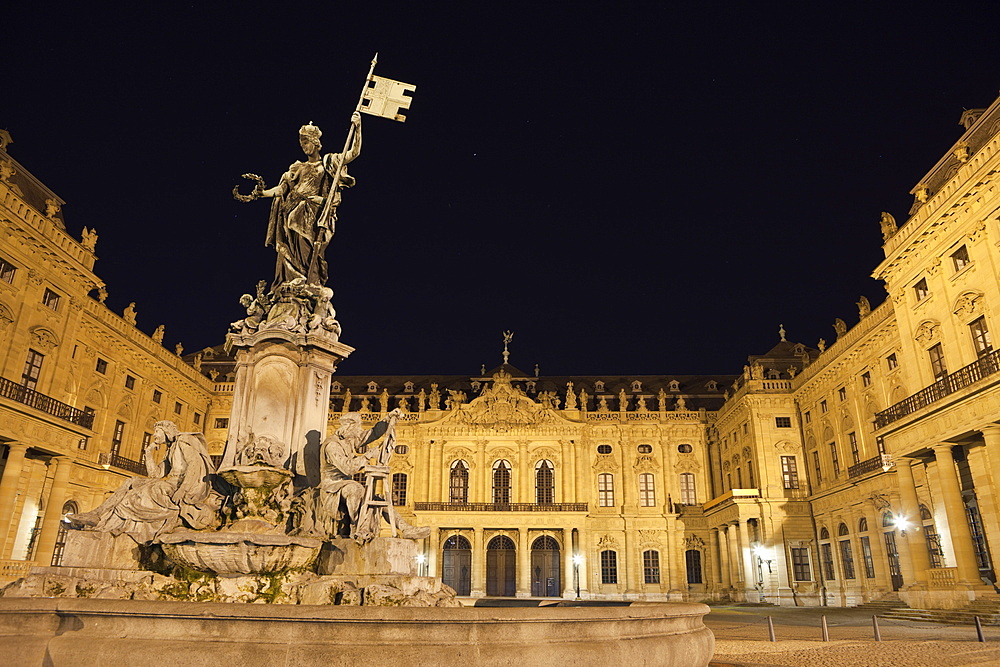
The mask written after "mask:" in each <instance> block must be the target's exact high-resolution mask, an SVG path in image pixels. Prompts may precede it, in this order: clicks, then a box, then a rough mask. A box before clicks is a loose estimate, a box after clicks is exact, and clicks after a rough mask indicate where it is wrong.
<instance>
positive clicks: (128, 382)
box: [125, 375, 135, 389]
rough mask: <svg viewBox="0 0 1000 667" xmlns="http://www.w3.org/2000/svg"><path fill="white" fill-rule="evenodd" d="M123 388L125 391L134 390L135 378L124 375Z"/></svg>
mask: <svg viewBox="0 0 1000 667" xmlns="http://www.w3.org/2000/svg"><path fill="white" fill-rule="evenodd" d="M125 388H126V389H135V378H134V377H132V376H131V375H126V376H125Z"/></svg>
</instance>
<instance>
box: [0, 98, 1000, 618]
mask: <svg viewBox="0 0 1000 667" xmlns="http://www.w3.org/2000/svg"><path fill="white" fill-rule="evenodd" d="M962 125H963V127H964V128H965V129H964V133H963V134H962V135H961V136H960V137H959V138H958V140H957V142H956V143H955V145H954V146H953V147H951V149H950V151H949V152H948V153H946V154H945V155H944V156H943V157H942V158H941V160H940V161H939V162H938V163H937V164H936V165H934V167H933V168H932V169H931V170H930V171H929V172H928V173H927V174H926V175H925V176H924V177H923V179H921V181H920V182H919V183H918V184H917V185H916V186H915V187H914V189H913V195H914V204H913V208H912V209H911V211H910V214H909V217H908V219H907V220H906V221H905V222H904V223H903V224H902V225H898V226H897V224H896V222H895V221H894V220H893V218H892V217H891V216H889V215H888V214H883V218H882V231H883V237H884V251H885V261H883V262H882V263H881V264H880V265H879V266H878V267H877V268H876V269H875V273H874V276H875V277H876V278H877V279H879V280H881V281H883V282H884V283H885V286H886V289H887V292H888V294H889V298H888V299H886V300H885V302H884V303H882V304H881V305H879V306H877V307H875V308H872V307H871V306H870V305H869V304H868V302H867V300H865V299H864V298H862V299H861V301H860V302H859V304H858V312H859V317H858V321H857V323H855V324H854V325H853V326H848V324H847V323H845V322H844V321H842V320H839V319H838V320H836V322H835V324H834V329H835V333H836V339H835V340H834V341H833V342H832V343H831V344H830V345H829V346H827V345H826V344H825V343H824V342H822V341H821V342H820V344H819V345H818V349H814V348H811V347H807V346H805V345H802V344H801V343H794V342H791V341H787V340H785V335H784V331H783V330H782V331H781V333H780V340H779V341H778V342H777V344H776V345H775V347H774V348H773V349H771V350H770V351H769V352H767V353H766V354H762V355H752V356H750V357H749V359H748V365H747V366H746V367H745V368H744V369H743V372H742V373H739V374H736V375H729V376H670V375H655V376H654V375H651V376H627V377H625V376H621V377H608V376H602V377H596V376H574V377H552V376H539V375H538V374H537V371H536V373H534V374H532V373H525V372H522V371H520V370H518V369H517V368H516V367H514V366H512V365H510V364H509V363H507V357H506V356H505V358H504V363H503V364H502V365H501V366H499V367H497V368H495V369H493V370H489V371H488V370H487V369H486V368H482V369H481V370H480V372H479V373H476V374H472V375H470V376H461V377H460V376H391V377H349V376H335V378H334V383H333V386H332V392H331V403H330V419H329V430H330V431H331V432H332V431H333V430H335V429H336V428H337V424H338V418H339V416H340V415H341V414H342V413H344V412H347V411H353V412H360V413H361V414H362V418H363V419H364V420H365V423H366V424H369V425H370V424H372V423H374V422H375V421H376V420H378V419H379V418H381V417H382V416H384V415H385V414H386V413H387V412H388V411H390V410H392V409H393V408H397V407H399V408H402V409H403V411H404V417H403V419H402V420H401V421H400V424H399V427H398V429H397V446H396V453H395V455H394V457H393V460H392V464H391V465H392V476H391V487H392V488H391V490H389V491H390V492H391V494H392V498H393V502H394V503H395V504H396V505H397V507H398V509H399V510H400V512H401V513H403V514H404V515H405V516H406V517H407V518H408V520H410V521H411V522H412V523H414V524H416V525H426V526H430V527H431V536H430V537H429V538H428V539H427V540H426V541H425V544H424V548H423V554H422V556H421V559H422V563H423V567H424V568H425V571H426V572H427V573H429V574H434V575H438V576H441V577H442V578H443V579H444V580H445V582H446V583H448V584H450V585H451V586H453V587H454V588H455V589H456V590H457V591H458V592H459V594H460V595H465V596H471V597H473V598H475V597H482V596H510V597H515V596H516V597H565V598H574V597H582V598H588V599H632V600H663V599H672V600H713V599H714V600H725V599H729V600H738V601H767V602H774V603H779V604H785V605H820V604H829V605H842V606H849V605H855V604H860V603H863V602H866V601H871V600H878V599H882V598H885V597H891V596H893V595H898V596H900V597H901V598H902V599H903V600H904V601H906V602H907V603H909V604H910V606H914V607H931V608H933V607H943V608H947V607H958V606H963V605H966V604H968V603H969V602H971V601H973V600H976V599H993V598H995V597H998V596H997V592H996V591H997V589H996V588H995V586H994V585H993V582H995V581H996V575H995V569H994V564H993V552H992V551H991V545H1000V352H998V351H995V350H994V349H993V346H992V343H991V339H990V330H991V329H992V328H993V327H994V325H995V321H996V318H997V313H1000V278H998V275H1000V252H998V246H1000V221H998V218H1000V100H998V101H997V102H994V104H993V105H992V106H991V107H989V108H988V109H978V110H972V111H966V112H965V113H964V114H963V116H962ZM9 143H10V135H9V134H7V133H6V132H4V131H0V220H2V224H3V227H4V229H5V232H6V233H5V234H4V235H3V236H2V237H0V443H2V449H3V453H2V456H3V459H2V461H0V463H2V473H0V583H3V582H6V581H11V580H13V579H15V578H17V577H19V576H22V575H23V574H24V573H26V572H27V570H28V569H29V568H30V567H31V566H32V565H33V564H49V563H58V562H59V558H60V556H61V544H62V541H63V536H64V534H65V530H66V525H65V523H64V522H63V521H62V517H63V516H64V515H65V514H66V513H69V512H75V511H86V510H89V509H91V508H93V507H95V506H96V505H97V504H99V503H100V502H101V500H102V499H103V498H104V497H106V495H107V494H109V493H110V492H111V491H113V490H114V489H115V488H117V486H118V485H119V484H120V483H121V482H122V481H123V480H124V479H126V478H127V477H129V476H131V475H134V474H144V470H145V467H144V465H142V464H141V463H140V461H139V457H140V453H141V452H142V451H143V445H144V442H145V440H146V439H147V438H149V437H150V435H149V434H150V433H151V432H152V425H153V423H154V422H156V421H158V420H161V419H171V420H173V421H175V422H177V424H178V426H179V427H180V428H181V430H191V431H203V432H204V433H205V435H206V438H207V439H208V442H209V446H210V450H211V452H212V454H213V455H221V454H222V451H223V448H224V446H225V443H226V441H227V439H228V438H229V437H231V436H232V437H235V435H236V434H230V433H229V417H230V408H231V404H232V391H233V382H232V379H233V377H234V375H233V374H234V362H233V359H232V358H231V357H230V356H228V355H227V354H226V353H225V351H224V349H223V348H222V346H219V347H216V348H208V349H205V350H202V351H200V352H197V353H195V354H189V355H186V356H183V357H182V356H180V355H181V352H182V350H180V349H177V350H174V351H169V350H166V349H164V347H163V345H162V340H163V334H162V329H159V330H157V331H154V332H153V333H152V334H151V335H149V334H146V333H144V332H141V331H139V330H138V329H137V328H136V327H135V313H134V309H133V308H132V307H130V308H128V309H126V311H125V313H123V314H122V315H119V314H117V313H114V312H112V311H111V310H109V309H108V308H107V307H106V306H105V305H104V296H105V295H106V292H105V291H104V284H103V283H102V281H101V280H100V278H98V276H97V275H96V274H95V273H94V272H93V266H94V263H95V261H96V255H95V249H96V242H97V237H96V234H95V233H94V232H92V231H90V230H86V229H85V230H84V232H83V235H82V238H81V239H80V240H78V239H76V238H74V237H73V236H71V235H70V234H69V233H68V232H67V231H66V226H65V224H64V222H63V220H62V214H61V211H60V206H61V204H62V201H61V200H60V199H59V198H58V196H56V195H55V194H54V193H53V192H52V191H50V190H49V189H48V188H47V187H46V186H45V185H43V184H42V183H40V182H39V181H38V180H37V179H35V178H34V177H32V176H31V174H30V173H29V172H28V171H27V170H26V169H24V168H23V167H22V166H21V165H20V164H19V163H18V162H17V161H16V160H15V159H14V158H12V157H11V156H10V155H9V153H8V151H7V146H8V144H9Z"/></svg>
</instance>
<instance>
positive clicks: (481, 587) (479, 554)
mask: <svg viewBox="0 0 1000 667" xmlns="http://www.w3.org/2000/svg"><path fill="white" fill-rule="evenodd" d="M485 595H486V545H485V544H483V529H482V527H480V526H476V527H474V528H473V529H472V582H471V590H470V591H469V596H470V597H474V598H481V597H484V596H485Z"/></svg>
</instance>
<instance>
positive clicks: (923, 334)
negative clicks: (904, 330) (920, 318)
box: [913, 320, 941, 345]
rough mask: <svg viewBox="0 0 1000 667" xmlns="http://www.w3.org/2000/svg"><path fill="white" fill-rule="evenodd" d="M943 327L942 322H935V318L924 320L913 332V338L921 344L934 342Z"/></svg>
mask: <svg viewBox="0 0 1000 667" xmlns="http://www.w3.org/2000/svg"><path fill="white" fill-rule="evenodd" d="M940 329H941V323H940V322H935V321H933V320H927V321H925V322H922V323H921V324H920V326H918V327H917V330H916V331H914V332H913V339H914V340H916V341H917V342H918V343H920V344H921V345H926V344H927V343H930V342H932V341H933V340H935V339H936V338H937V337H938V332H939V331H940Z"/></svg>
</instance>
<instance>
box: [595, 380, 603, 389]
mask: <svg viewBox="0 0 1000 667" xmlns="http://www.w3.org/2000/svg"><path fill="white" fill-rule="evenodd" d="M594 391H604V383H603V382H602V381H600V380H597V381H596V382H594Z"/></svg>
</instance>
